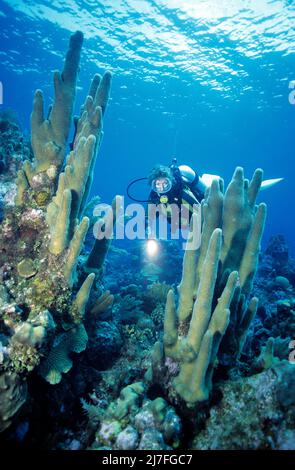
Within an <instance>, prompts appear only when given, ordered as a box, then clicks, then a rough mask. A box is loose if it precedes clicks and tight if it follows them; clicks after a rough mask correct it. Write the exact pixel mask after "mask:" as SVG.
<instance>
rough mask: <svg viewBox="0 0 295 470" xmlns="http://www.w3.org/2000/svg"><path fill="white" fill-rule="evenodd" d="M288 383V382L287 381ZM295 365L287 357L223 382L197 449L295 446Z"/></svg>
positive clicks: (289, 447)
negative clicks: (219, 398)
mask: <svg viewBox="0 0 295 470" xmlns="http://www.w3.org/2000/svg"><path fill="white" fill-rule="evenodd" d="M287 384H288V385H287ZM292 384H294V366H293V365H292V364H289V363H288V362H287V361H284V362H282V363H280V364H278V365H276V366H275V367H273V368H271V369H269V370H267V371H266V372H263V373H261V374H257V375H254V376H252V377H247V378H244V379H240V380H237V381H233V382H225V383H224V385H223V386H222V390H221V391H222V395H223V398H222V401H221V402H220V403H218V405H217V406H213V407H212V408H211V410H210V417H209V419H208V421H207V423H206V428H205V430H204V431H201V432H200V433H199V434H198V435H197V436H196V438H195V439H194V442H193V445H192V448H193V449H199V450H201V449H203V450H204V449H212V450H213V449H218V450H222V449H223V450H224V449H235V450H238V449H244V450H250V449H276V450H287V449H294V448H295V431H294V425H293V423H294V418H295V408H294V394H292V393H290V387H292V386H294V385H292Z"/></svg>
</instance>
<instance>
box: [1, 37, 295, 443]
mask: <svg viewBox="0 0 295 470" xmlns="http://www.w3.org/2000/svg"><path fill="white" fill-rule="evenodd" d="M82 40H83V35H82V33H80V32H76V33H75V34H73V35H72V36H71V39H70V44H69V49H68V51H67V54H66V59H65V64H64V68H63V71H62V73H59V72H56V73H55V74H54V88H55V98H54V101H53V105H52V107H51V109H50V110H49V113H48V117H47V118H46V119H45V117H44V110H43V95H42V92H41V91H40V90H37V91H36V93H35V97H34V105H33V112H32V116H31V123H32V136H31V148H30V147H29V145H28V144H27V143H26V141H25V139H24V138H22V136H21V133H20V130H19V128H18V126H17V125H16V123H15V120H14V119H13V118H12V117H11V115H9V114H7V115H6V116H2V117H0V132H1V133H0V145H1V147H2V149H3V152H2V155H1V162H0V170H1V171H2V174H1V175H0V183H1V197H2V203H3V205H4V212H3V222H2V224H1V229H0V277H1V285H0V431H1V432H2V431H3V433H2V436H4V440H5V439H7V441H9V440H11V441H13V442H22V444H24V445H26V444H28V446H29V447H30V448H32V447H33V448H34V447H35V448H42V449H71V450H74V449H75V450H76V449H114V450H132V449H138V450H141V449H147V450H171V449H191V448H193V449H291V448H294V447H295V442H294V431H293V428H292V423H293V422H294V416H295V411H294V410H295V406H294V405H295V403H294V393H292V392H293V390H294V363H292V361H291V359H290V357H291V356H292V355H290V348H291V346H292V344H294V343H292V340H294V338H295V321H294V319H295V300H294V299H295V295H294V285H295V264H294V261H293V260H292V259H291V258H290V255H289V252H288V247H287V244H286V242H285V241H284V239H283V237H282V236H276V237H273V238H272V239H271V240H270V243H269V245H268V247H267V249H266V250H265V252H264V253H260V240H261V236H262V233H263V228H264V221H265V215H266V206H265V205H264V204H263V203H262V204H259V205H256V197H257V194H258V192H259V189H260V185H261V181H262V171H261V170H256V171H255V173H254V175H253V178H252V180H251V182H249V181H248V180H247V179H246V178H245V177H244V173H243V169H242V168H240V167H238V168H237V169H236V171H235V172H234V175H233V178H232V181H231V182H230V184H229V186H228V188H227V189H226V191H225V192H224V189H223V182H222V181H221V180H220V181H217V180H216V181H214V182H213V183H212V186H211V188H210V190H208V191H207V193H206V195H205V199H204V201H203V202H202V232H201V245H200V246H199V247H197V248H194V249H188V250H186V252H185V255H184V257H183V252H182V250H181V249H180V245H179V244H178V243H174V242H171V241H168V242H166V241H163V240H161V241H159V244H160V247H161V249H160V250H159V257H158V258H157V259H156V260H153V262H151V261H150V260H149V259H148V257H147V256H146V255H145V254H144V245H143V243H141V242H136V241H134V242H132V243H129V242H127V241H126V240H124V243H121V244H120V242H119V241H115V243H112V244H111V240H112V231H113V226H114V224H115V223H116V215H117V208H118V206H119V205H120V202H121V201H120V198H119V197H115V199H114V201H113V204H112V209H111V210H110V211H109V212H108V213H107V214H106V215H104V216H100V215H96V211H95V210H94V207H95V205H96V204H97V203H99V202H100V199H99V197H98V196H95V197H94V198H92V199H91V200H90V201H89V202H88V195H89V191H90V188H91V184H92V179H93V171H94V165H95V159H96V155H97V152H98V150H99V146H100V143H101V139H102V135H103V131H102V119H103V115H104V113H105V110H106V106H107V102H108V97H109V91H110V81H111V75H110V73H108V72H106V73H105V75H104V76H103V77H100V76H99V75H95V76H94V78H93V80H92V82H91V85H90V89H89V94H88V96H87V97H86V100H85V102H84V104H83V106H82V109H81V113H80V115H79V117H76V118H74V127H75V131H74V137H73V139H72V143H71V145H70V151H69V153H68V152H67V145H68V139H69V131H70V126H71V123H72V113H73V110H74V102H75V94H76V83H77V76H78V70H79V62H80V53H81V47H82ZM17 140H18V141H19V145H18V146H17V144H16V141H17ZM67 153H68V155H67ZM17 171H18V174H17V179H16V182H15V181H14V178H15V177H16V172H17ZM14 195H15V198H14V197H12V196H14ZM0 202H1V201H0ZM194 221H195V219H194V216H193V219H192V224H191V229H190V238H189V240H188V245H189V243H190V241H191V238H192V237H193V236H194V232H193V230H194ZM95 230H98V231H99V230H101V231H102V232H105V233H107V234H109V235H110V236H109V237H106V238H100V237H97V238H96V239H95V241H94V242H93V232H94V231H95ZM125 242H126V243H125ZM105 260H106V261H105ZM122 266H124V269H122ZM181 267H182V272H181ZM258 299H259V300H258ZM290 345H291V346H290ZM292 357H293V356H292ZM288 358H289V361H288V360H287V359H288Z"/></svg>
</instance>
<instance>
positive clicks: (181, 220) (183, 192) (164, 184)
mask: <svg viewBox="0 0 295 470" xmlns="http://www.w3.org/2000/svg"><path fill="white" fill-rule="evenodd" d="M203 176H206V175H203ZM203 176H202V177H200V176H198V174H197V173H196V171H194V170H193V169H192V168H191V167H189V166H188V165H180V166H178V165H177V161H176V158H174V159H173V160H172V164H171V165H170V166H164V165H156V166H155V167H154V168H153V169H152V170H151V172H150V174H149V176H148V177H146V178H139V179H137V180H135V181H132V182H131V183H130V184H129V186H128V188H127V194H128V196H129V197H130V198H131V199H132V200H135V201H137V202H148V203H149V204H154V205H155V206H156V207H157V208H158V210H159V212H157V213H156V217H157V218H158V217H159V215H160V213H161V214H162V215H164V216H166V217H167V221H168V222H169V223H170V224H171V220H172V215H171V208H172V206H173V205H174V207H177V208H178V209H179V216H178V217H177V220H176V219H174V222H176V224H175V226H171V230H172V232H174V231H175V230H176V229H178V228H180V227H181V228H188V226H189V222H190V219H191V216H192V214H193V211H194V210H195V208H196V206H199V205H200V204H201V201H202V199H204V196H205V191H206V189H207V187H208V183H207V181H206V183H205V182H204V181H203ZM207 176H210V177H211V182H212V179H213V178H219V176H216V175H207ZM141 180H147V182H148V185H149V187H150V188H151V191H150V194H149V197H148V199H147V200H145V201H142V200H138V199H135V198H134V197H133V196H131V195H130V192H129V189H130V187H131V186H132V185H133V184H134V183H136V182H137V181H141ZM183 207H186V208H187V209H188V212H187V214H186V216H183V213H181V209H182V208H183Z"/></svg>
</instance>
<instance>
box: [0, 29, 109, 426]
mask: <svg viewBox="0 0 295 470" xmlns="http://www.w3.org/2000/svg"><path fill="white" fill-rule="evenodd" d="M82 42H83V35H82V33H81V32H79V31H78V32H76V33H75V34H73V35H72V36H71V38H70V42H69V49H68V51H67V54H66V58H65V63H64V67H63V71H62V73H59V72H55V74H54V90H55V97H54V101H53V105H52V107H51V108H50V110H49V113H48V117H47V118H45V117H44V103H43V94H42V92H41V91H40V90H37V91H36V93H35V96H34V104H33V112H32V115H31V126H32V133H31V144H32V152H33V158H32V159H31V160H30V159H28V158H26V159H25V161H24V163H23V164H22V167H21V168H20V169H19V170H18V174H17V182H16V186H17V193H16V196H15V205H13V204H10V205H7V206H6V208H5V215H4V220H3V224H2V227H1V231H0V253H1V255H0V256H1V263H0V264H1V278H2V279H1V281H2V291H1V315H0V334H1V344H2V347H3V348H5V355H4V357H5V359H4V360H3V361H2V363H1V377H2V379H1V380H2V383H3V384H7V386H6V388H7V390H6V389H5V387H4V388H3V387H2V388H1V394H2V395H3V400H1V405H0V415H1V417H2V418H1V419H2V423H4V424H5V423H6V424H5V426H6V425H7V426H8V424H9V423H10V422H11V421H12V420H13V415H14V413H16V412H17V411H18V410H19V408H20V407H21V404H22V403H24V402H25V397H26V381H27V380H28V379H29V378H30V374H31V372H32V371H33V370H37V371H38V372H39V374H41V375H42V376H43V377H44V378H45V379H46V380H47V381H48V382H49V383H51V384H56V383H58V382H60V380H61V378H62V373H66V372H68V371H69V370H70V369H71V367H72V359H71V353H72V352H75V353H80V352H81V351H83V350H84V349H85V347H86V344H87V339H88V336H87V332H86V329H85V327H84V322H85V318H86V309H87V305H88V300H89V297H90V292H91V288H92V286H93V285H94V287H95V283H96V282H97V281H98V279H99V273H100V271H101V268H102V263H103V260H104V254H105V253H106V249H105V245H106V242H105V241H104V240H96V241H95V243H94V246H93V249H92V251H91V252H90V253H89V257H88V259H89V258H91V259H93V258H94V257H95V253H97V251H98V250H100V251H102V253H103V254H102V255H101V256H100V258H99V264H96V265H93V263H92V264H91V268H93V269H89V262H88V259H87V258H86V259H85V260H84V264H83V263H82V264H81V263H80V262H79V270H78V269H77V267H78V261H79V256H80V254H81V251H82V249H83V243H84V239H85V236H86V234H87V231H88V227H89V219H88V218H87V217H86V216H84V208H85V206H86V201H87V197H88V194H89V190H90V187H91V183H92V177H93V168H94V164H95V159H96V154H97V151H98V149H99V146H100V142H101V138H102V134H103V132H102V116H103V114H104V112H105V109H106V105H107V101H108V96H109V90H110V81H111V75H110V73H109V72H106V73H105V74H104V76H103V77H100V76H99V75H98V74H96V75H95V76H94V78H93V80H92V82H91V86H90V90H89V94H88V96H87V98H86V100H85V103H84V105H83V107H82V109H81V114H80V117H79V118H76V120H75V136H74V140H73V144H72V150H71V151H70V153H69V155H68V156H66V155H67V141H68V136H69V131H70V126H71V123H72V112H73V108H74V101H75V95H76V83H77V75H78V70H79V61H80V53H81V47H82ZM4 127H5V126H4V121H3V119H2V120H1V129H2V132H4V133H6V134H7V133H8V132H9V130H10V132H12V133H14V134H15V132H17V129H16V127H15V126H14V127H13V126H12V127H11V126H10V127H7V126H6V127H5V128H4ZM11 129H12V130H11ZM1 138H2V137H1ZM7 145H8V144H7ZM19 145H20V146H21V145H22V142H21V141H20V143H19ZM9 148H10V147H9ZM12 150H13V151H16V149H12ZM23 153H27V152H23ZM6 155H9V152H8V151H7V152H6ZM25 156H26V155H25ZM7 161H8V159H6V162H7ZM6 164H7V163H6ZM10 177H11V175H10ZM116 202H117V201H116V200H115V202H114V204H115V203H116ZM101 223H102V224H105V225H106V224H107V223H108V220H107V219H103V220H102V221H101ZM110 229H111V230H112V227H110ZM108 243H109V241H108ZM100 245H102V248H101V247H100ZM96 259H97V257H96ZM97 308H98V307H97V305H96V307H95V309H96V310H97ZM9 394H10V398H9V400H7V399H6V398H5V397H8V396H9ZM4 424H3V425H2V427H3V426H4Z"/></svg>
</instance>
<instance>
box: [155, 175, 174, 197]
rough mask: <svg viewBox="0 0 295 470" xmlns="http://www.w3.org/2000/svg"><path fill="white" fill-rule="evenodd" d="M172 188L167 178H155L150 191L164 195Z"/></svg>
mask: <svg viewBox="0 0 295 470" xmlns="http://www.w3.org/2000/svg"><path fill="white" fill-rule="evenodd" d="M171 188H172V181H171V180H170V179H169V178H165V177H163V178H156V179H154V180H153V182H152V190H153V191H155V192H156V193H158V194H165V193H168V191H170V189H171Z"/></svg>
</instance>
